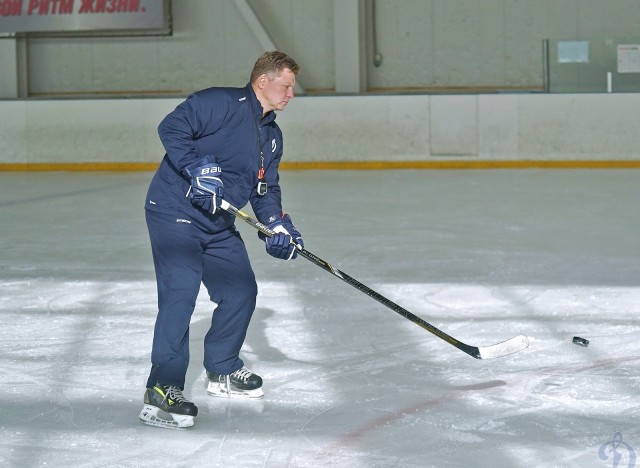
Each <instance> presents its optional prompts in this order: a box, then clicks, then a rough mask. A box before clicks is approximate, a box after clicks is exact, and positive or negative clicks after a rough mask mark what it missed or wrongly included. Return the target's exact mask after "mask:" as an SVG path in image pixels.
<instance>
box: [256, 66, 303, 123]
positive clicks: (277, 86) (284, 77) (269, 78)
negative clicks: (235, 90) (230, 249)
mask: <svg viewBox="0 0 640 468" xmlns="http://www.w3.org/2000/svg"><path fill="white" fill-rule="evenodd" d="M295 84H296V75H294V73H293V72H292V71H291V70H289V69H288V68H285V69H283V70H282V72H281V73H280V75H279V76H277V75H262V76H261V77H260V78H258V80H257V85H258V89H259V91H260V92H259V93H257V96H258V100H259V101H260V104H262V110H263V112H264V113H265V114H266V113H267V112H270V111H272V110H278V111H281V110H284V108H285V107H286V105H287V103H288V102H289V99H291V98H292V97H293V88H294V86H295Z"/></svg>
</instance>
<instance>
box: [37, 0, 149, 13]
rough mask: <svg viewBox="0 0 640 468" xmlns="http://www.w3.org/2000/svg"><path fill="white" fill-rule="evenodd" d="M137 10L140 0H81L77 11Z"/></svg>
mask: <svg viewBox="0 0 640 468" xmlns="http://www.w3.org/2000/svg"><path fill="white" fill-rule="evenodd" d="M32 1H33V0H32ZM138 11H140V0H82V5H81V6H80V10H79V11H78V13H134V12H138Z"/></svg>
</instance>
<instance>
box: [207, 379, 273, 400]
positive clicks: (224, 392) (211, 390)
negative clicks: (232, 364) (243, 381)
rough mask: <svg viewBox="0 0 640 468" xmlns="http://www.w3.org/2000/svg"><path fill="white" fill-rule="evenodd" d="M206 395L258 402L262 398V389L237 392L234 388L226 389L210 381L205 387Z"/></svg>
mask: <svg viewBox="0 0 640 468" xmlns="http://www.w3.org/2000/svg"><path fill="white" fill-rule="evenodd" d="M207 393H208V394H209V395H213V396H215V397H221V398H245V399H246V398H249V399H255V400H258V399H260V398H262V397H264V392H263V391H262V388H256V389H253V390H238V389H236V388H231V389H227V387H226V386H225V385H223V384H219V383H215V382H211V381H209V384H208V385H207Z"/></svg>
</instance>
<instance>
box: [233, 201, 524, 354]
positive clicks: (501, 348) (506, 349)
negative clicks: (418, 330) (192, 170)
mask: <svg viewBox="0 0 640 468" xmlns="http://www.w3.org/2000/svg"><path fill="white" fill-rule="evenodd" d="M221 207H222V209H223V210H225V211H227V212H229V213H231V214H233V215H234V216H236V217H238V218H240V219H241V220H242V221H244V222H245V223H247V224H249V225H251V226H253V227H254V228H255V229H257V230H258V231H260V232H262V233H263V234H265V235H267V236H269V237H272V236H273V235H274V234H275V233H274V232H273V231H272V230H271V229H269V228H268V227H267V226H266V225H265V224H262V223H261V222H259V221H256V220H255V219H253V218H251V217H250V216H249V215H248V214H246V213H245V212H243V211H241V210H239V209H238V208H236V207H234V206H233V205H231V204H229V203H228V202H227V201H226V200H222V203H221ZM297 248H298V255H302V256H303V257H304V258H306V259H307V260H309V261H310V262H311V263H315V264H316V265H318V266H319V267H320V268H322V269H323V270H326V271H328V272H329V273H331V274H332V275H334V276H337V277H338V278H340V279H341V280H342V281H344V282H345V283H348V284H350V285H351V286H353V287H354V288H356V289H357V290H358V291H361V292H363V293H365V294H366V295H367V296H369V297H372V298H373V299H375V300H376V301H378V302H380V303H381V304H383V305H385V306H387V307H388V308H389V309H391V310H393V311H394V312H397V313H398V314H400V315H402V316H403V317H404V318H406V319H408V320H411V321H412V322H413V323H415V324H416V325H418V326H420V327H422V328H424V329H425V330H427V331H428V332H431V333H433V334H434V335H436V336H437V337H438V338H441V339H443V340H444V341H446V342H447V343H449V344H450V345H453V346H455V347H456V348H458V349H459V350H460V351H462V352H464V353H467V354H468V355H469V356H471V357H474V358H476V359H493V358H497V357H502V356H507V355H509V354H513V353H517V352H518V351H521V350H523V349H525V348H526V347H527V346H529V339H528V338H527V337H526V336H524V335H518V336H514V337H513V338H510V339H508V340H506V341H503V342H501V343H496V344H494V345H489V346H471V345H468V344H466V343H463V342H461V341H458V340H456V339H455V338H453V337H452V336H450V335H448V334H446V333H445V332H443V331H442V330H440V329H438V328H436V327H434V326H433V325H431V324H430V323H428V322H426V321H424V320H423V319H421V318H420V317H418V316H417V315H414V314H412V313H411V312H409V311H408V310H406V309H404V308H402V307H400V306H399V305H398V304H396V303H395V302H393V301H391V300H389V299H387V298H386V297H384V296H383V295H381V294H379V293H377V292H376V291H374V290H373V289H371V288H369V287H367V286H365V285H364V284H362V283H361V282H359V281H358V280H356V279H354V278H352V277H351V276H349V275H347V274H346V273H344V272H343V271H340V270H338V269H337V268H335V267H333V266H332V265H331V264H329V263H328V262H326V261H324V260H322V259H321V258H319V257H317V256H316V255H314V254H312V253H311V252H309V251H308V250H306V249H304V248H301V247H300V246H297Z"/></svg>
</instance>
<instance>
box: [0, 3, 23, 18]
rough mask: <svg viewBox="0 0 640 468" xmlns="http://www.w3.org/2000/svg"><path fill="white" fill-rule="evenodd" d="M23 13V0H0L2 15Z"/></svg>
mask: <svg viewBox="0 0 640 468" xmlns="http://www.w3.org/2000/svg"><path fill="white" fill-rule="evenodd" d="M21 14H22V0H2V1H1V2H0V16H20V15H21Z"/></svg>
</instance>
